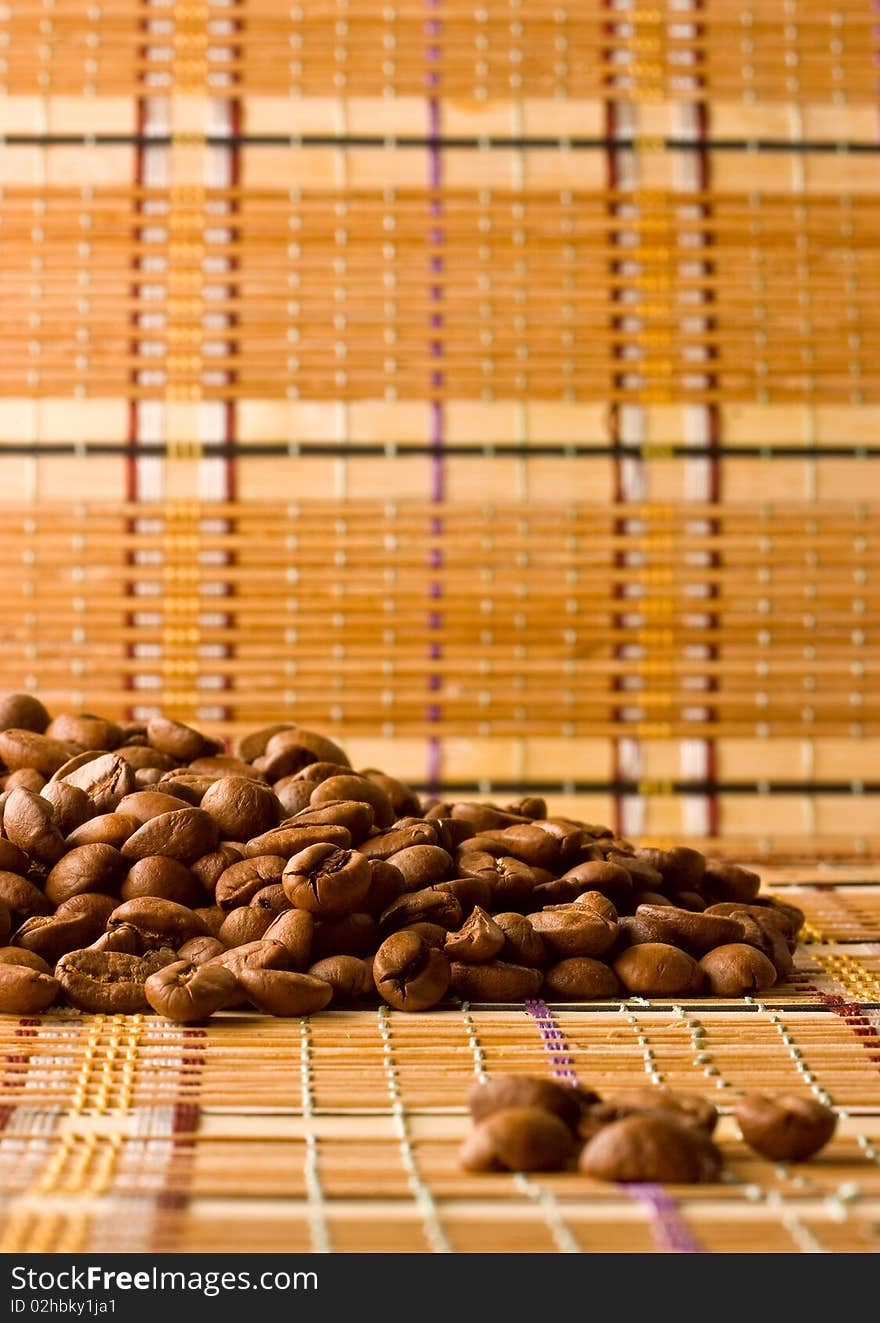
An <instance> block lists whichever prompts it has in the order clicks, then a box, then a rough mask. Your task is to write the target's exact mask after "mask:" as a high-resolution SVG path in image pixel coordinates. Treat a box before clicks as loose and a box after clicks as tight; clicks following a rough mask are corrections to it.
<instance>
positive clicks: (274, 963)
mask: <svg viewBox="0 0 880 1323" xmlns="http://www.w3.org/2000/svg"><path fill="white" fill-rule="evenodd" d="M205 964H207V965H222V966H223V968H224V969H231V970H232V972H233V974H236V975H237V974H238V971H239V970H240V969H245V968H247V969H290V967H291V953H290V951H289V950H288V948H287V947H286V946H285V945H284V944H283V943H282V942H273V941H266V939H265V938H264V939H263V940H261V941H259V942H245V944H244V945H243V946H236V947H232V948H230V950H228V951H224V952H223V953H222V954H219V955H215V956H211V957H210V958H209V959H208V960H206V961H205Z"/></svg>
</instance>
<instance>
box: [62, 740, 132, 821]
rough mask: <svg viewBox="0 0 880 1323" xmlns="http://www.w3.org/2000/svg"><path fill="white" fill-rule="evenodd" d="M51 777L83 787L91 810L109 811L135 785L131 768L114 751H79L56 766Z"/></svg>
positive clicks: (96, 811)
mask: <svg viewBox="0 0 880 1323" xmlns="http://www.w3.org/2000/svg"><path fill="white" fill-rule="evenodd" d="M54 779H55V780H56V781H62V782H63V783H64V784H65V785H71V786H76V788H77V789H78V790H84V791H85V793H86V794H87V795H88V797H89V799H90V800H91V801H92V804H93V806H94V811H95V813H112V812H113V811H114V810H115V809H116V808H117V807H118V805H119V802H120V800H121V799H123V798H124V797H125V796H126V795H128V794H129V793H130V792H131V791H132V790H134V788H135V779H134V769H133V768H132V766H131V764H130V763H127V762H126V761H125V759H124V758H120V757H119V755H118V754H116V753H95V752H88V753H83V754H81V755H80V757H79V758H78V759H74V760H72V761H71V762H69V763H65V765H64V766H63V767H60V768H59V769H58V771H57V772H56V773H55V778H54Z"/></svg>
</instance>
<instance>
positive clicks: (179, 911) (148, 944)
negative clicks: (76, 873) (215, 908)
mask: <svg viewBox="0 0 880 1323" xmlns="http://www.w3.org/2000/svg"><path fill="white" fill-rule="evenodd" d="M120 923H130V924H131V926H132V927H133V928H136V929H137V931H138V932H139V933H140V935H141V940H142V941H143V943H144V947H145V949H146V948H155V947H163V946H170V947H172V948H173V949H174V950H175V951H176V950H177V948H178V947H179V946H183V943H184V942H188V941H189V940H190V938H191V937H204V936H206V935H207V934H208V929H207V927H206V926H205V924H204V923H203V921H202V920H201V919H200V918H199V916H198V915H197V914H195V913H194V912H193V911H192V910H188V909H187V908H186V907H185V906H184V905H175V903H174V902H173V901H171V900H159V899H158V898H157V897H155V896H138V897H137V898H136V899H135V900H126V901H124V902H123V904H122V905H119V906H117V908H116V909H115V910H114V911H113V913H112V914H111V915H110V917H109V919H108V920H107V927H108V928H117V927H118V926H119V924H120Z"/></svg>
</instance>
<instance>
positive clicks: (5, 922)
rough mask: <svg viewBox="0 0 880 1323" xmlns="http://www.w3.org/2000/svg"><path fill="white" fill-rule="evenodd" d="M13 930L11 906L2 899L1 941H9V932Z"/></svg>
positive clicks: (0, 918)
mask: <svg viewBox="0 0 880 1323" xmlns="http://www.w3.org/2000/svg"><path fill="white" fill-rule="evenodd" d="M11 932H12V914H11V913H10V910H9V906H8V905H7V904H6V903H5V902H4V901H2V900H0V941H2V942H4V943H5V942H8V941H9V934H10V933H11Z"/></svg>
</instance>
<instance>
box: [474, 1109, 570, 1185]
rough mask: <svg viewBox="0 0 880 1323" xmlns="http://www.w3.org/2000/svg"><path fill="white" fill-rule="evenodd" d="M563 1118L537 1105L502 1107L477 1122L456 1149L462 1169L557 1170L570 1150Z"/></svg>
mask: <svg viewBox="0 0 880 1323" xmlns="http://www.w3.org/2000/svg"><path fill="white" fill-rule="evenodd" d="M574 1147H575V1144H574V1139H573V1137H572V1133H571V1131H570V1130H569V1128H568V1126H567V1125H566V1124H565V1122H564V1121H562V1120H560V1118H559V1117H558V1116H556V1115H554V1113H553V1112H547V1111H544V1109H543V1108H541V1107H506V1108H504V1109H503V1110H502V1111H497V1112H492V1113H491V1114H490V1115H489V1116H487V1117H486V1118H485V1119H484V1120H482V1121H480V1122H479V1124H478V1125H476V1126H475V1127H474V1129H473V1130H472V1131H471V1133H470V1134H469V1135H468V1136H467V1138H466V1139H465V1141H464V1143H463V1144H462V1146H461V1148H460V1150H459V1163H460V1164H461V1166H462V1167H463V1168H464V1169H465V1171H475V1172H481V1171H559V1170H560V1169H561V1168H562V1167H564V1166H565V1164H566V1163H567V1162H568V1160H569V1158H570V1157H571V1156H572V1155H573V1153H574Z"/></svg>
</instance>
